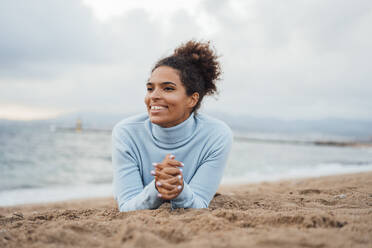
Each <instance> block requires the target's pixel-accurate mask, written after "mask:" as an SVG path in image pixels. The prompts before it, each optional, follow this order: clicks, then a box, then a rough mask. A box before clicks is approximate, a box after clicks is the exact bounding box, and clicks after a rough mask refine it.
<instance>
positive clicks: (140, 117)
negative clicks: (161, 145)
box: [113, 113, 149, 132]
mask: <svg viewBox="0 0 372 248" xmlns="http://www.w3.org/2000/svg"><path fill="white" fill-rule="evenodd" d="M148 119H149V117H148V114H147V113H143V114H137V115H133V116H130V117H127V118H124V119H122V120H121V121H119V122H118V123H117V124H116V125H115V126H114V128H113V132H118V131H120V130H122V131H123V130H128V129H132V128H138V127H142V126H144V123H145V122H146V121H147V120H148Z"/></svg>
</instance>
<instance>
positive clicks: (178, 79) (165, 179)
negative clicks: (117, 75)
mask: <svg viewBox="0 0 372 248" xmlns="http://www.w3.org/2000/svg"><path fill="white" fill-rule="evenodd" d="M220 74H221V71H220V65H219V63H218V61H217V56H216V54H215V52H214V51H213V50H212V49H211V48H210V46H209V42H208V43H202V42H196V41H189V42H187V43H185V44H183V45H181V46H180V47H179V48H177V49H176V50H175V51H174V53H173V54H172V55H171V56H168V57H166V58H163V59H161V60H159V61H158V62H157V63H156V64H155V66H154V68H153V70H152V73H151V76H150V78H149V80H148V82H147V83H146V86H147V94H146V96H145V105H146V107H147V112H148V113H147V114H141V115H137V116H133V117H130V118H127V119H125V120H122V121H121V122H119V123H118V124H117V125H116V126H115V127H114V129H113V132H112V163H113V167H114V182H113V185H114V194H115V198H116V200H117V201H118V205H119V209H120V211H132V210H138V209H155V208H158V207H159V206H160V205H161V204H162V203H163V202H165V201H168V202H170V203H171V206H172V208H206V207H208V205H209V202H210V201H211V200H212V198H213V195H214V194H215V192H216V191H217V188H218V186H219V183H220V181H221V178H222V174H223V170H224V168H225V165H226V161H227V157H228V154H229V151H230V148H231V143H232V132H231V130H230V128H229V127H228V126H227V125H226V124H225V123H223V122H222V121H220V120H217V119H214V118H212V117H209V116H207V115H205V114H200V113H197V110H198V109H199V107H200V104H201V102H202V100H203V98H204V96H205V95H210V94H214V93H215V92H216V81H217V80H218V79H219V76H220Z"/></svg>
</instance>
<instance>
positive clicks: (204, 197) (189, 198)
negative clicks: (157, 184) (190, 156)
mask: <svg viewBox="0 0 372 248" xmlns="http://www.w3.org/2000/svg"><path fill="white" fill-rule="evenodd" d="M232 138H233V135H232V132H231V130H230V129H229V128H228V130H227V131H226V129H225V130H224V132H223V133H222V134H220V135H219V136H218V137H217V139H216V140H214V141H213V147H212V149H211V151H210V152H209V154H208V156H207V157H206V158H205V159H204V160H203V161H202V163H201V165H200V166H199V167H198V169H197V170H196V172H195V174H194V176H193V177H192V179H191V181H190V182H189V184H187V183H186V182H184V188H183V190H182V192H181V193H180V194H179V195H178V196H177V197H176V198H174V199H173V200H172V201H171V204H172V208H207V207H208V206H209V203H210V201H211V200H212V198H213V196H214V194H215V193H216V191H217V189H218V186H219V184H220V182H221V179H222V175H223V171H224V168H225V166H226V162H227V158H228V155H229V152H230V149H231V145H232Z"/></svg>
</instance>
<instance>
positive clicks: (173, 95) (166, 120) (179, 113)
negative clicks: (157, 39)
mask: <svg viewBox="0 0 372 248" xmlns="http://www.w3.org/2000/svg"><path fill="white" fill-rule="evenodd" d="M146 86H147V94H146V96H145V104H146V107H147V111H148V114H149V117H150V120H151V122H152V123H154V124H157V125H159V126H162V127H172V126H175V125H178V124H180V123H181V122H183V121H184V120H186V119H187V118H188V117H189V116H190V113H191V110H192V108H193V107H194V106H195V105H196V103H197V101H198V99H199V94H198V93H194V94H193V95H191V96H188V95H187V94H186V88H185V86H184V85H183V84H182V82H181V80H180V77H179V75H178V71H177V70H175V69H173V68H171V67H168V66H159V67H158V68H156V69H155V70H154V71H153V72H152V73H151V77H150V79H149V81H148V83H147V84H146Z"/></svg>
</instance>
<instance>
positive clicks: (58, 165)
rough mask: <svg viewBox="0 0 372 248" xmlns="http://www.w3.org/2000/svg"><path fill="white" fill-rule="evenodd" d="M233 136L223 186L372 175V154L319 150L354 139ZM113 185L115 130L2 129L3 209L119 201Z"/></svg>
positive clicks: (356, 150)
mask: <svg viewBox="0 0 372 248" xmlns="http://www.w3.org/2000/svg"><path fill="white" fill-rule="evenodd" d="M234 136H235V138H234V142H233V146H232V150H231V153H230V156H229V159H228V162H227V167H226V169H225V173H224V177H223V179H222V185H231V184H243V183H257V182H264V181H277V180H281V179H291V178H305V177H318V176H325V175H337V174H345V173H356V172H365V171H372V147H366V146H356V147H353V146H328V145H321V146H319V145H314V144H313V143H312V141H313V140H314V139H316V140H319V139H322V140H336V141H340V140H350V137H342V136H341V137H340V136H337V137H332V136H324V135H323V136H314V135H303V134H302V135H297V136H293V135H288V134H282V133H281V134H275V133H274V134H267V133H265V134H262V133H261V134H260V133H252V132H242V131H239V132H238V131H234ZM242 137H243V138H242ZM288 141H290V142H288ZM293 141H295V142H293ZM111 184H112V166H111V131H110V130H109V129H108V130H93V129H91V130H82V131H76V130H75V129H68V128H58V127H55V126H48V125H37V124H27V123H18V124H17V125H13V124H12V125H6V124H2V125H0V206H13V205H19V204H29V203H45V202H56V201H63V200H71V199H80V198H91V197H106V196H112V185H111Z"/></svg>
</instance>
